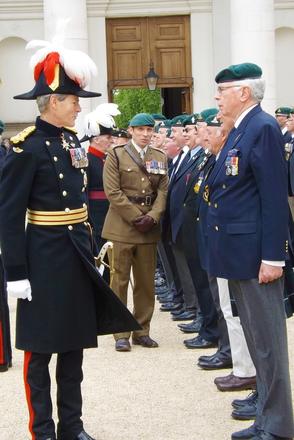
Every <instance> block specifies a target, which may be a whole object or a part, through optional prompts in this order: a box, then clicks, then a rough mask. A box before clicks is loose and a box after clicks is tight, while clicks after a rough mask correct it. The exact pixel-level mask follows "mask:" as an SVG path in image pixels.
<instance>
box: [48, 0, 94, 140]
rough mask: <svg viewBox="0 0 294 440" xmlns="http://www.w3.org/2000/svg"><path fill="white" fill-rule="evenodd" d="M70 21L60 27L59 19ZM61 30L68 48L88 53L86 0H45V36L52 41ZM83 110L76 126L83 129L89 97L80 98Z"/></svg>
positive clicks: (88, 110) (88, 106) (89, 108)
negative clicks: (64, 26) (83, 119)
mask: <svg viewBox="0 0 294 440" xmlns="http://www.w3.org/2000/svg"><path fill="white" fill-rule="evenodd" d="M67 18H69V19H70V21H69V23H68V24H67V26H66V28H65V30H64V29H63V30H61V29H58V25H57V23H58V20H59V19H67ZM59 32H61V33H63V34H64V36H65V38H64V46H65V47H66V48H67V49H76V50H81V51H83V52H86V53H88V26H87V4H86V0H75V1H74V2H73V1H72V0H62V1H61V0H44V36H45V40H48V41H51V40H52V38H53V36H55V35H58V33H59ZM80 104H81V107H82V112H81V113H80V115H79V117H78V119H77V121H76V128H77V129H78V130H79V131H81V132H82V131H83V130H82V129H81V127H82V118H83V115H84V114H86V113H88V112H90V111H91V103H90V99H89V98H86V99H85V98H80Z"/></svg>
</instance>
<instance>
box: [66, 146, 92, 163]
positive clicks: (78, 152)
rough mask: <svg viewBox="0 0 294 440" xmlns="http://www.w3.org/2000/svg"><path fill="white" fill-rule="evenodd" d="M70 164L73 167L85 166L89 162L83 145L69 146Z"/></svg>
mask: <svg viewBox="0 0 294 440" xmlns="http://www.w3.org/2000/svg"><path fill="white" fill-rule="evenodd" d="M69 152H70V157H71V164H72V166H73V167H75V168H86V167H87V166H88V164H89V161H88V157H87V153H86V150H85V148H84V147H80V148H69Z"/></svg>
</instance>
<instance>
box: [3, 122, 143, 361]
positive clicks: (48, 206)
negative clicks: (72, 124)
mask: <svg viewBox="0 0 294 440" xmlns="http://www.w3.org/2000/svg"><path fill="white" fill-rule="evenodd" d="M21 136H22V134H21V133H20V135H19V140H20V142H18V143H16V144H15V145H14V147H13V149H12V150H11V151H10V152H9V154H8V156H7V160H6V163H5V166H4V169H3V173H2V177H1V194H0V239H1V249H2V255H3V260H4V266H5V269H6V273H7V280H8V281H15V280H22V279H26V278H28V279H29V281H30V283H31V287H32V298H33V299H32V301H31V302H29V301H27V300H21V299H20V300H18V307H17V322H16V347H17V348H19V349H22V350H25V351H32V352H39V353H53V352H64V351H70V350H78V349H82V348H87V347H95V346H96V345H97V337H96V335H97V334H106V333H113V332H117V331H122V330H126V329H133V328H136V322H135V320H134V319H133V317H132V315H131V314H130V313H129V312H128V310H127V309H126V308H125V307H124V306H123V305H122V304H121V302H120V301H119V300H118V299H117V297H116V296H115V295H114V294H113V292H112V291H111V289H110V288H109V287H108V286H107V285H106V284H105V282H104V281H103V280H102V278H101V277H100V275H99V274H98V273H97V271H96V269H95V267H94V258H93V253H92V243H91V235H90V233H89V229H88V227H87V224H86V223H84V222H82V223H78V224H73V225H58V226H43V225H42V226H40V225H35V224H30V223H29V224H28V225H27V228H26V230H25V215H26V210H27V208H29V209H31V210H35V211H46V212H48V211H63V212H66V211H68V210H73V209H79V208H82V207H85V206H86V205H87V197H86V171H85V169H84V168H75V167H74V166H73V165H72V161H71V154H70V150H69V149H75V148H80V144H79V141H78V139H77V137H76V136H75V134H74V133H73V132H72V131H69V130H68V129H65V128H57V127H55V126H53V125H51V124H48V123H47V122H45V121H43V120H41V119H40V118H37V121H36V129H35V130H34V129H32V133H30V135H28V136H27V137H26V138H25V136H23V138H24V139H23V141H22V140H21ZM62 137H63V138H64V142H63V143H62Z"/></svg>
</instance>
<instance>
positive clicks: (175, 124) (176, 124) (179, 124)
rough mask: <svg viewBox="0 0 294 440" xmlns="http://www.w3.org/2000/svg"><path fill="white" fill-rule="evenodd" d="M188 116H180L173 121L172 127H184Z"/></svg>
mask: <svg viewBox="0 0 294 440" xmlns="http://www.w3.org/2000/svg"><path fill="white" fill-rule="evenodd" d="M187 116H188V115H178V116H175V117H174V118H173V119H172V120H171V127H184V125H183V121H184V120H185V119H186V117H187Z"/></svg>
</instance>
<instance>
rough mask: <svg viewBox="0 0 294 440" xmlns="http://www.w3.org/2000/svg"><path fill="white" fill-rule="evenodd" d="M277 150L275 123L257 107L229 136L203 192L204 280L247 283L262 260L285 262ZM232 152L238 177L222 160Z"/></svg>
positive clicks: (283, 190)
mask: <svg viewBox="0 0 294 440" xmlns="http://www.w3.org/2000/svg"><path fill="white" fill-rule="evenodd" d="M283 147H284V141H283V136H282V134H281V130H280V128H279V126H278V124H277V122H276V120H275V119H274V118H273V117H272V116H270V115H268V114H267V113H265V112H264V111H262V109H261V108H260V105H257V106H256V107H254V108H253V109H252V110H251V111H250V112H249V113H248V114H247V115H246V116H245V118H244V119H243V120H242V122H241V124H240V125H239V127H238V128H237V129H233V130H232V131H231V133H230V135H229V137H228V140H227V142H226V144H225V146H224V148H223V149H222V151H221V153H220V156H219V158H218V160H217V161H216V164H215V166H214V168H213V170H212V172H211V174H210V175H209V177H208V179H207V182H206V184H205V187H204V194H205V196H206V199H207V198H208V207H207V238H208V242H207V243H208V254H207V271H208V273H209V274H210V275H212V276H217V277H221V278H227V279H252V278H256V277H257V276H258V273H259V268H260V264H261V261H262V260H270V261H280V260H285V258H286V247H287V243H286V240H287V223H288V205H287V167H286V161H285V158H284V148H283ZM233 149H234V154H235V155H236V157H238V174H237V175H232V174H229V175H228V166H227V163H226V162H227V161H226V159H227V160H228V157H229V155H230V154H232V153H233V152H232V150H233ZM226 171H227V173H226Z"/></svg>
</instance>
